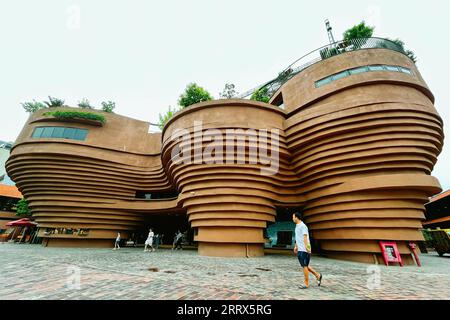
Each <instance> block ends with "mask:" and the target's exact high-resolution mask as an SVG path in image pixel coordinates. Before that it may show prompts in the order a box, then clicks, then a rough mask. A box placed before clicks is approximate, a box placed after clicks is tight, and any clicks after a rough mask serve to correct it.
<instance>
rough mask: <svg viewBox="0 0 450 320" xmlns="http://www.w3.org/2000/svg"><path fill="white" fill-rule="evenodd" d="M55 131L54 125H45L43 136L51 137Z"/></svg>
mask: <svg viewBox="0 0 450 320" xmlns="http://www.w3.org/2000/svg"><path fill="white" fill-rule="evenodd" d="M52 133H53V127H44V130H43V131H42V134H41V138H51V137H52Z"/></svg>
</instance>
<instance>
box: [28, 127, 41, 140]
mask: <svg viewBox="0 0 450 320" xmlns="http://www.w3.org/2000/svg"><path fill="white" fill-rule="evenodd" d="M42 131H44V128H42V127H37V128H34V131H33V135H32V136H31V137H32V138H40V137H41V134H42Z"/></svg>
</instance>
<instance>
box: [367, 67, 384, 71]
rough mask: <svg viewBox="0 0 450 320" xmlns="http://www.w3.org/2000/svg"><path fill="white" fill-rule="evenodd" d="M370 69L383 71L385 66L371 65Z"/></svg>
mask: <svg viewBox="0 0 450 320" xmlns="http://www.w3.org/2000/svg"><path fill="white" fill-rule="evenodd" d="M369 70H370V71H383V70H384V69H383V66H369Z"/></svg>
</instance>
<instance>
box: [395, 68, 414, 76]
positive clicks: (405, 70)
mask: <svg viewBox="0 0 450 320" xmlns="http://www.w3.org/2000/svg"><path fill="white" fill-rule="evenodd" d="M398 68H399V69H400V71H401V72H403V73H407V74H412V72H411V70H409V69H407V68H403V67H398Z"/></svg>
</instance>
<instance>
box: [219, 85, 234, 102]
mask: <svg viewBox="0 0 450 320" xmlns="http://www.w3.org/2000/svg"><path fill="white" fill-rule="evenodd" d="M234 88H235V86H234V84H232V83H227V84H225V87H224V88H223V90H222V93H220V98H222V99H231V98H233V97H235V96H236V95H237V92H236V90H234Z"/></svg>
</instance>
